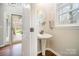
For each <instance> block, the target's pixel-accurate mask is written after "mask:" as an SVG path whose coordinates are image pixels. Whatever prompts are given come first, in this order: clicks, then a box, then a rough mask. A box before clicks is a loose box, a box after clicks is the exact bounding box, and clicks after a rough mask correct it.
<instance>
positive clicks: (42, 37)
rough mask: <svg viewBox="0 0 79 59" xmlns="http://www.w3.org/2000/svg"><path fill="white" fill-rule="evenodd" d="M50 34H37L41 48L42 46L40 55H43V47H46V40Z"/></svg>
mask: <svg viewBox="0 0 79 59" xmlns="http://www.w3.org/2000/svg"><path fill="white" fill-rule="evenodd" d="M51 37H52V35H50V34H47V33H44V34H38V38H39V39H40V40H41V48H42V55H43V56H45V47H46V40H48V39H50V38H51Z"/></svg>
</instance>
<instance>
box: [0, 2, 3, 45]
mask: <svg viewBox="0 0 79 59" xmlns="http://www.w3.org/2000/svg"><path fill="white" fill-rule="evenodd" d="M3 43H4V5H3V4H1V3H0V46H1V45H3Z"/></svg>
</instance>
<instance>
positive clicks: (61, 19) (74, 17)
mask: <svg viewBox="0 0 79 59" xmlns="http://www.w3.org/2000/svg"><path fill="white" fill-rule="evenodd" d="M57 16H58V17H57V23H58V24H79V4H78V3H59V4H57Z"/></svg>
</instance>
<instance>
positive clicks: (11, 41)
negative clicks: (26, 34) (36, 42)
mask: <svg viewBox="0 0 79 59" xmlns="http://www.w3.org/2000/svg"><path fill="white" fill-rule="evenodd" d="M12 16H20V17H22V15H18V14H11V40H10V43H11V44H16V43H20V42H22V41H18V42H13V19H12Z"/></svg>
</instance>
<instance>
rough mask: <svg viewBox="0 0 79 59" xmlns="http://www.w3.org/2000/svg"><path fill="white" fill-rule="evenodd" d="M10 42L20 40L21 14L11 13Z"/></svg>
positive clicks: (18, 41)
mask: <svg viewBox="0 0 79 59" xmlns="http://www.w3.org/2000/svg"><path fill="white" fill-rule="evenodd" d="M11 27H12V28H11V36H12V37H11V43H20V42H22V16H21V15H16V14H12V15H11Z"/></svg>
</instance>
